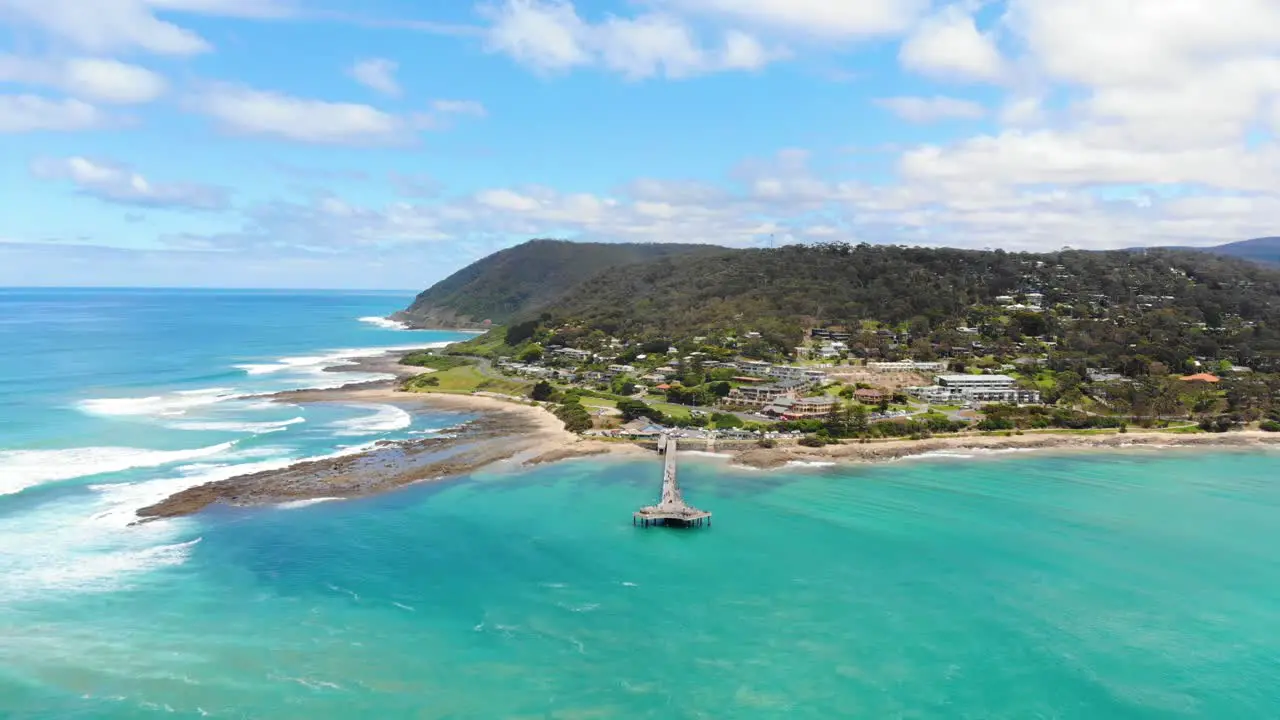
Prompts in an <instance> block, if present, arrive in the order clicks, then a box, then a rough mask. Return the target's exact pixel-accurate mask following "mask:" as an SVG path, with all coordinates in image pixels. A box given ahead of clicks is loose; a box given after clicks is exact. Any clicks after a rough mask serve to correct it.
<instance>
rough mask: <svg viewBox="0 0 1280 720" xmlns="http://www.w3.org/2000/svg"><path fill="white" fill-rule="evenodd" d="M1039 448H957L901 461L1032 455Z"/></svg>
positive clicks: (905, 458) (909, 457)
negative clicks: (1017, 454) (1019, 454)
mask: <svg viewBox="0 0 1280 720" xmlns="http://www.w3.org/2000/svg"><path fill="white" fill-rule="evenodd" d="M1038 451H1039V449H1038V448H980V447H975V448H957V449H955V450H934V451H932V452H926V453H920V454H919V455H907V456H905V457H902V458H898V459H899V460H973V459H974V458H978V457H988V456H992V455H1010V454H1015V453H1031V452H1038Z"/></svg>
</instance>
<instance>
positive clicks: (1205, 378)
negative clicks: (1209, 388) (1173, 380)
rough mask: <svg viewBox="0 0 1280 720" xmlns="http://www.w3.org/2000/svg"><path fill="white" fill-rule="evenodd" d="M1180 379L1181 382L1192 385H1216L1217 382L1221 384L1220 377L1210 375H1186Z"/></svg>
mask: <svg viewBox="0 0 1280 720" xmlns="http://www.w3.org/2000/svg"><path fill="white" fill-rule="evenodd" d="M1178 379H1179V380H1181V381H1182V382H1192V383H1195V382H1202V383H1216V382H1219V380H1218V376H1217V375H1210V374H1209V373H1196V374H1195V375H1185V376H1183V377H1180V378H1178Z"/></svg>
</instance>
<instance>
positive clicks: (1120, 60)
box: [1007, 0, 1280, 86]
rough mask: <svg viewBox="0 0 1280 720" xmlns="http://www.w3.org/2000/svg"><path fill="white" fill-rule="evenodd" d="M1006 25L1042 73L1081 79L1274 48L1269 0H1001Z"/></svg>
mask: <svg viewBox="0 0 1280 720" xmlns="http://www.w3.org/2000/svg"><path fill="white" fill-rule="evenodd" d="M1007 24H1008V26H1009V27H1010V28H1011V29H1012V30H1013V31H1014V32H1015V33H1017V34H1018V35H1019V36H1020V37H1021V38H1022V39H1023V40H1024V41H1025V44H1026V47H1027V49H1028V51H1029V53H1030V54H1031V55H1032V57H1033V59H1034V60H1035V61H1036V62H1037V63H1038V64H1039V65H1040V67H1041V68H1043V70H1044V71H1045V72H1046V73H1047V74H1048V75H1049V76H1051V77H1053V78H1055V79H1058V80H1062V81H1067V82H1071V83H1079V84H1083V85H1089V86H1102V85H1126V84H1132V83H1134V82H1139V83H1145V82H1163V81H1166V80H1168V79H1171V78H1178V77H1180V76H1181V75H1183V74H1185V73H1187V72H1190V71H1194V70H1196V69H1198V67H1199V66H1201V65H1203V64H1204V63H1213V62H1215V61H1217V60H1221V59H1222V58H1224V57H1239V56H1257V55H1273V54H1275V53H1276V52H1277V51H1280V3H1276V2H1273V0H1213V1H1212V2H1210V1H1208V0H1126V1H1125V2H1114V0H1072V2H1061V1H1060V0H1009V11H1008V15H1007Z"/></svg>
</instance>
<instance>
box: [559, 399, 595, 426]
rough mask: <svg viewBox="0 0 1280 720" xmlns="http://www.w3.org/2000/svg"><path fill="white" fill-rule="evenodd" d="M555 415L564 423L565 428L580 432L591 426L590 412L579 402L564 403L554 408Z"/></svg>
mask: <svg viewBox="0 0 1280 720" xmlns="http://www.w3.org/2000/svg"><path fill="white" fill-rule="evenodd" d="M556 417H558V418H560V420H561V421H562V422H563V423H564V428H565V430H568V431H569V432H572V433H582V432H586V431H587V430H590V429H591V427H592V423H591V413H589V412H587V409H586V408H584V407H583V406H582V405H581V404H579V403H566V404H564V405H561V406H560V407H559V408H558V409H557V410H556Z"/></svg>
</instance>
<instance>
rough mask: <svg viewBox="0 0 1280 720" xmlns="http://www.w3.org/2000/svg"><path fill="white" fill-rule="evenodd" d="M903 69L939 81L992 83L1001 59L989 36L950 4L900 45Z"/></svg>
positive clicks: (999, 73)
mask: <svg viewBox="0 0 1280 720" xmlns="http://www.w3.org/2000/svg"><path fill="white" fill-rule="evenodd" d="M898 58H899V61H900V62H901V63H902V65H903V67H906V68H907V69H909V70H913V71H915V72H918V73H922V74H925V75H930V76H934V77H942V78H955V79H962V80H984V81H996V80H1000V79H1001V78H1002V77H1004V75H1005V68H1004V60H1003V59H1002V58H1001V56H1000V51H999V50H998V49H997V47H996V43H995V39H994V38H993V37H992V36H991V34H990V33H981V32H979V31H978V27H977V25H976V24H975V22H974V19H973V15H972V14H971V13H969V12H968V11H966V10H965V9H964V8H962V7H961V6H959V5H950V6H948V7H946V8H944V9H943V10H941V11H940V12H938V13H937V14H935V15H932V16H930V17H928V18H926V19H925V20H924V21H922V22H921V23H920V24H919V25H918V26H916V28H915V30H914V31H913V32H912V33H911V35H910V37H908V38H907V39H906V41H905V42H903V44H902V48H901V50H900V52H899V54H898Z"/></svg>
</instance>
